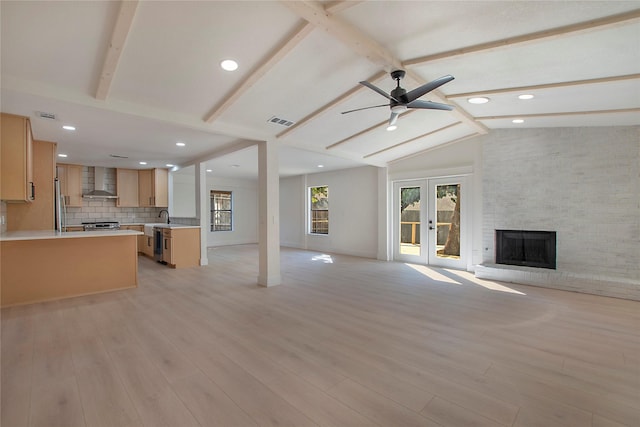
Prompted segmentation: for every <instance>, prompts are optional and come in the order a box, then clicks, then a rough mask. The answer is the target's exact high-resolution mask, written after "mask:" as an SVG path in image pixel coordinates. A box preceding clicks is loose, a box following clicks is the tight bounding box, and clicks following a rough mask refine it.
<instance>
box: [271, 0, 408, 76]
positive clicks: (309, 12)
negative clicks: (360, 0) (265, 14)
mask: <svg viewBox="0 0 640 427" xmlns="http://www.w3.org/2000/svg"><path fill="white" fill-rule="evenodd" d="M281 4H283V5H285V6H287V7H288V8H289V9H290V10H291V11H293V12H294V13H296V14H297V15H298V16H300V17H301V18H302V19H304V20H306V21H307V22H309V23H311V24H312V25H313V26H315V27H316V28H318V29H320V30H322V31H324V32H326V33H327V34H330V35H332V36H333V37H335V38H337V39H338V40H340V41H341V42H343V43H344V44H346V45H347V46H349V47H350V48H351V50H353V51H354V52H356V53H358V54H359V55H360V56H363V57H365V58H367V59H368V60H369V61H371V62H373V63H374V64H378V65H379V66H380V67H381V68H383V69H384V70H385V71H387V72H390V71H392V70H396V69H400V68H402V63H401V62H400V61H399V60H398V59H397V58H395V57H394V56H393V55H392V54H391V52H389V51H388V50H387V49H385V48H384V46H382V45H381V44H379V43H378V42H376V41H375V40H372V39H371V38H369V37H368V36H366V35H365V34H363V33H362V32H361V31H360V30H358V29H356V28H354V27H352V26H351V25H348V24H347V23H345V22H344V21H342V20H340V19H338V18H336V17H334V16H332V15H331V12H330V11H329V10H327V9H325V8H324V7H323V6H322V4H321V3H318V2H315V1H306V0H300V1H282V2H281Z"/></svg>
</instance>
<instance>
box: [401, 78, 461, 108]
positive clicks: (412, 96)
mask: <svg viewBox="0 0 640 427" xmlns="http://www.w3.org/2000/svg"><path fill="white" fill-rule="evenodd" d="M453 79H454V77H453V76H451V75H449V74H447V75H446V76H442V77H440V78H439V79H435V80H434V81H432V82H429V83H426V84H423V85H422V86H420V87H418V88H415V89H414V90H412V91H409V92H407V95H406V96H407V102H411V101H415V100H416V99H418V98H420V97H421V96H422V95H424V94H426V93H429V92H431V91H432V90H434V89H437V88H439V87H440V86H442V85H443V84H445V83H449V82H450V81H451V80H453Z"/></svg>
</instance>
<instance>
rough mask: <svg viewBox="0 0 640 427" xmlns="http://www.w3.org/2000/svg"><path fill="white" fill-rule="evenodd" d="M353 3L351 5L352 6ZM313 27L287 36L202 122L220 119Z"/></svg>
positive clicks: (343, 4) (342, 5)
mask: <svg viewBox="0 0 640 427" xmlns="http://www.w3.org/2000/svg"><path fill="white" fill-rule="evenodd" d="M352 3H353V4H352ZM357 3H359V2H357V1H356V2H350V1H336V2H334V3H332V4H330V5H328V6H327V10H328V11H331V12H338V11H341V10H345V9H347V8H349V7H351V6H353V5H354V4H357ZM314 29H315V27H314V26H313V25H311V24H310V23H308V22H307V23H305V24H303V25H302V26H300V27H298V29H297V30H295V31H294V32H293V34H292V35H289V36H288V37H287V38H286V41H285V42H284V43H283V44H282V45H280V46H279V47H277V48H276V49H275V50H274V51H272V52H271V54H270V55H269V56H268V57H267V58H265V59H264V61H263V62H262V63H261V64H260V65H258V67H257V68H256V69H255V70H254V71H253V72H252V73H251V74H249V76H248V77H247V78H246V79H244V80H243V81H242V82H241V83H240V84H239V85H238V86H236V87H235V88H234V89H233V90H232V91H231V94H230V95H229V96H228V97H226V98H225V100H224V101H222V102H221V103H220V104H218V105H216V106H215V107H214V108H213V109H212V110H211V111H210V112H209V114H207V116H206V117H205V118H204V121H205V122H207V123H211V122H213V121H214V120H216V119H217V118H218V117H220V116H221V115H222V114H223V113H224V112H225V111H226V110H228V109H229V108H230V107H231V106H232V105H233V104H234V103H235V102H236V101H238V99H240V97H241V96H242V95H244V94H245V93H246V92H247V90H249V89H250V88H251V87H252V86H253V85H255V84H256V83H257V82H258V81H259V80H260V79H261V78H262V77H264V75H265V74H267V73H268V72H269V71H270V70H271V69H272V68H273V67H274V66H275V65H276V64H277V63H278V62H280V61H281V60H282V59H283V58H284V57H285V56H287V54H288V53H289V52H291V51H292V50H293V49H294V48H295V47H296V46H297V45H298V44H299V43H300V42H301V41H302V40H304V39H305V37H307V35H309V33H311V32H312V31H313V30H314Z"/></svg>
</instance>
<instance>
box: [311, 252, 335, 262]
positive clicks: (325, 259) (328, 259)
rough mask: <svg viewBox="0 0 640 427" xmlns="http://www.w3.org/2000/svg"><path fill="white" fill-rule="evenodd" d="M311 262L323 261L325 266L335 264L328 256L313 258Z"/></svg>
mask: <svg viewBox="0 0 640 427" xmlns="http://www.w3.org/2000/svg"><path fill="white" fill-rule="evenodd" d="M311 261H321V262H323V263H325V264H333V258H331V255H327V254H322V255H316V256H314V257H312V258H311Z"/></svg>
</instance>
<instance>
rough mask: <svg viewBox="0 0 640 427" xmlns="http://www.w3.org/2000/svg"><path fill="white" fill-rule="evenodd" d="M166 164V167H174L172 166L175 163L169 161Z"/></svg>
mask: <svg viewBox="0 0 640 427" xmlns="http://www.w3.org/2000/svg"><path fill="white" fill-rule="evenodd" d="M165 166H166V167H168V168H172V167H174V166H175V165H172V164H171V163H167V164H166V165H165Z"/></svg>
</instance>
